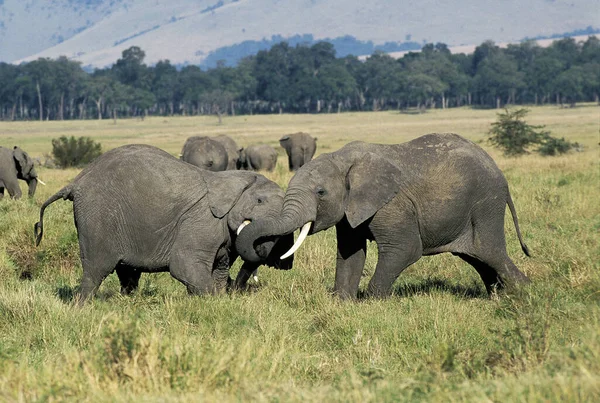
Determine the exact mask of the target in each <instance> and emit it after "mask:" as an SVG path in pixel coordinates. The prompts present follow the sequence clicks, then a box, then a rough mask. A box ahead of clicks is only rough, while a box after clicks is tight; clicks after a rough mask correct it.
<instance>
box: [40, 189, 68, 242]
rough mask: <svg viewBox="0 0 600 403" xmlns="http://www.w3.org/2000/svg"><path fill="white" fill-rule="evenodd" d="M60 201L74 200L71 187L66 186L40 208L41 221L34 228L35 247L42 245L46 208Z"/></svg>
mask: <svg viewBox="0 0 600 403" xmlns="http://www.w3.org/2000/svg"><path fill="white" fill-rule="evenodd" d="M58 199H64V200H67V199H69V200H73V197H72V193H71V186H70V185H68V186H65V187H64V188H62V189H61V190H59V191H58V192H57V193H55V194H54V195H53V196H50V198H49V199H48V200H46V201H45V202H44V204H42V207H41V208H40V221H38V222H36V223H35V225H34V226H33V231H34V233H35V246H38V245H39V244H40V242H41V241H42V236H43V235H44V210H46V207H48V206H49V205H51V204H52V203H54V202H55V201H57V200H58Z"/></svg>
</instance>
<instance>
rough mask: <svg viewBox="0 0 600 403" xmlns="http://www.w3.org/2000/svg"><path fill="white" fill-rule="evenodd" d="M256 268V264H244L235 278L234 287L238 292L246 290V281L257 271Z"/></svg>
mask: <svg viewBox="0 0 600 403" xmlns="http://www.w3.org/2000/svg"><path fill="white" fill-rule="evenodd" d="M258 266H260V264H258V263H250V262H244V264H243V265H242V268H241V269H240V272H239V273H238V275H237V277H236V278H235V284H234V287H235V288H236V289H238V290H244V289H246V286H247V283H248V280H249V279H250V277H252V276H253V275H254V273H255V272H256V270H258Z"/></svg>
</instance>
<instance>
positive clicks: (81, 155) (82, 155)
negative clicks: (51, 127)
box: [52, 136, 102, 168]
mask: <svg viewBox="0 0 600 403" xmlns="http://www.w3.org/2000/svg"><path fill="white" fill-rule="evenodd" d="M100 154H102V146H101V145H100V143H96V142H95V141H94V140H92V139H91V138H89V137H79V138H78V139H76V138H75V137H74V136H71V137H70V138H69V137H66V136H62V137H60V138H58V139H52V155H53V156H54V161H55V162H56V165H58V166H59V167H61V168H70V167H81V166H84V165H87V164H89V163H90V162H92V161H93V160H94V158H96V157H98V156H99V155H100Z"/></svg>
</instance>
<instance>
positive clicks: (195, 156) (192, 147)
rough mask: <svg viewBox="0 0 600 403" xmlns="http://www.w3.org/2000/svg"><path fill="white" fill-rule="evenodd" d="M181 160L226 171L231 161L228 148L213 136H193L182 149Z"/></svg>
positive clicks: (207, 168) (210, 168)
mask: <svg viewBox="0 0 600 403" xmlns="http://www.w3.org/2000/svg"><path fill="white" fill-rule="evenodd" d="M180 158H181V160H182V161H185V162H187V163H189V164H192V165H195V166H197V167H198V168H202V169H206V170H207V171H213V172H219V171H225V170H226V169H227V165H228V163H229V159H228V156H227V150H226V149H225V147H224V146H223V144H221V143H220V142H218V141H216V140H215V139H214V138H212V137H206V136H193V137H190V138H188V139H187V140H186V142H185V144H184V145H183V148H182V150H181V157H180Z"/></svg>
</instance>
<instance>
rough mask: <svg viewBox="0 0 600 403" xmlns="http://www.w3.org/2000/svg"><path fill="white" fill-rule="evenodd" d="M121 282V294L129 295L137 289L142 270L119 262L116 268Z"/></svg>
mask: <svg viewBox="0 0 600 403" xmlns="http://www.w3.org/2000/svg"><path fill="white" fill-rule="evenodd" d="M116 272H117V277H119V282H120V283H121V294H123V295H129V294H131V293H132V292H134V291H135V290H137V288H138V285H139V283H140V277H141V276H142V272H141V271H140V270H138V269H136V268H134V267H131V266H127V265H124V264H122V263H121V264H119V265H118V266H117V268H116Z"/></svg>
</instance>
